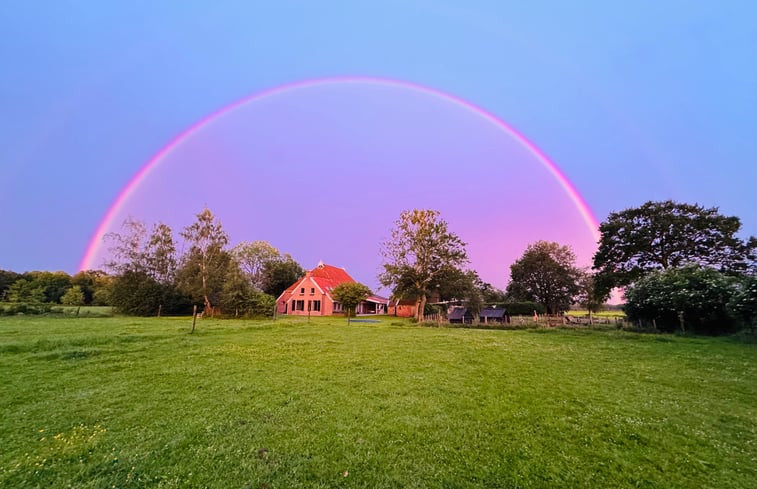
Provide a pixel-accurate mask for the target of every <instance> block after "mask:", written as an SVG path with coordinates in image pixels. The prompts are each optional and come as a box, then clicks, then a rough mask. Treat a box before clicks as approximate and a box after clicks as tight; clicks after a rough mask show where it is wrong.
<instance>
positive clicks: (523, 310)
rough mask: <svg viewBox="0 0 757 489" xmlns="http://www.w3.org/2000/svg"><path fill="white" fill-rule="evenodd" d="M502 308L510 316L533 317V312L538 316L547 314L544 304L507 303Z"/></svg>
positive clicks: (526, 302) (531, 302)
mask: <svg viewBox="0 0 757 489" xmlns="http://www.w3.org/2000/svg"><path fill="white" fill-rule="evenodd" d="M504 307H505V309H506V310H507V314H508V315H510V316H533V315H534V312H536V314H539V315H542V314H546V313H547V308H546V307H544V304H539V303H538V302H533V301H507V302H505V304H504Z"/></svg>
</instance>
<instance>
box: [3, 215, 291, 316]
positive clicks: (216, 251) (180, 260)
mask: <svg viewBox="0 0 757 489" xmlns="http://www.w3.org/2000/svg"><path fill="white" fill-rule="evenodd" d="M179 237H180V238H181V239H182V241H181V242H179V241H178V240H177V237H176V236H175V235H174V232H173V230H172V229H171V228H170V227H169V226H168V225H166V224H163V223H157V224H155V225H153V226H152V228H150V229H148V227H147V225H146V224H145V223H143V222H141V221H138V220H134V219H131V218H129V219H127V220H126V221H125V222H124V224H123V226H122V229H121V232H114V233H109V234H108V235H106V237H105V239H106V241H107V242H108V245H109V256H110V259H109V262H108V263H105V264H104V267H105V269H106V271H99V270H90V271H82V272H79V273H77V274H75V275H73V276H71V275H69V274H67V273H65V272H26V273H15V272H12V271H4V270H0V302H7V303H11V304H9V305H7V306H6V307H5V309H7V311H6V312H8V313H17V312H24V313H43V312H48V311H49V310H50V306H52V305H68V306H90V305H93V306H112V307H113V308H114V310H115V311H116V312H119V313H121V314H127V315H137V316H154V315H159V314H162V315H177V314H188V313H191V312H192V310H193V306H195V305H199V306H200V307H199V310H200V311H202V312H204V314H206V315H209V316H213V315H215V316H218V315H224V316H234V317H265V316H271V315H272V314H273V312H274V307H275V303H276V297H278V296H279V295H280V294H281V293H282V292H283V291H284V290H285V289H286V288H287V287H288V286H290V285H291V284H292V283H293V282H294V281H296V280H297V279H299V278H300V277H301V276H302V275H304V273H305V271H304V270H303V268H302V266H300V264H299V263H297V262H296V261H295V260H294V259H293V258H292V257H291V255H289V254H286V253H284V254H282V253H280V252H279V250H277V249H276V248H275V247H273V246H272V245H270V244H269V243H267V242H265V241H253V242H243V243H240V244H238V245H237V246H235V247H233V248H229V247H228V243H229V237H228V234H227V233H226V231H225V230H224V229H223V227H222V225H221V223H220V222H219V221H218V220H217V219H216V218H215V216H213V214H212V212H211V211H210V210H209V209H204V210H203V211H202V212H200V213H199V214H197V216H196V220H195V222H194V223H192V224H191V225H189V226H187V227H185V228H184V229H183V230H181V232H180V233H179ZM177 244H181V249H183V250H185V251H184V252H183V253H179V252H178V249H179V247H178V246H177Z"/></svg>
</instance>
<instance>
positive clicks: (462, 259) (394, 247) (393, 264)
mask: <svg viewBox="0 0 757 489" xmlns="http://www.w3.org/2000/svg"><path fill="white" fill-rule="evenodd" d="M381 255H382V258H383V261H384V262H383V264H382V266H383V269H384V270H383V272H382V273H381V274H379V281H380V282H381V284H382V285H384V286H386V287H391V288H392V292H393V295H394V296H395V297H396V298H405V299H416V304H417V308H416V310H417V313H416V319H418V320H420V315H421V314H423V310H424V306H425V304H426V300H427V297H428V294H429V293H430V291H431V290H432V288H431V287H433V286H434V285H435V282H437V284H438V282H439V279H440V276H441V275H442V274H444V273H445V272H448V271H449V270H450V269H459V268H460V267H461V266H462V265H463V264H465V263H466V262H467V261H468V258H467V254H466V251H465V243H464V242H463V241H462V240H461V239H460V238H459V237H458V236H457V235H456V234H454V233H452V232H450V231H449V230H448V227H447V222H446V221H445V220H443V219H442V218H441V217H440V213H439V211H435V210H419V209H413V210H408V211H403V212H402V213H401V214H400V218H399V219H398V220H397V221H395V223H394V228H393V229H392V231H391V238H390V239H389V240H387V241H385V242H384V243H382V244H381Z"/></svg>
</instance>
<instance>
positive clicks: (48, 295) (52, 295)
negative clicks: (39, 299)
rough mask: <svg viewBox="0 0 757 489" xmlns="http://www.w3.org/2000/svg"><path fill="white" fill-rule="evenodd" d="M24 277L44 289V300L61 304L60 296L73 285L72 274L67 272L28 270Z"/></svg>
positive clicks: (35, 286)
mask: <svg viewBox="0 0 757 489" xmlns="http://www.w3.org/2000/svg"><path fill="white" fill-rule="evenodd" d="M23 277H24V278H26V279H27V280H29V281H30V282H31V284H32V285H31V287H33V288H40V289H42V293H43V294H44V296H45V297H44V299H43V302H49V303H53V304H60V298H61V297H63V294H65V293H66V291H67V290H68V289H69V288H70V287H71V276H70V275H69V274H67V273H66V272H40V271H36V272H26V273H24V274H23Z"/></svg>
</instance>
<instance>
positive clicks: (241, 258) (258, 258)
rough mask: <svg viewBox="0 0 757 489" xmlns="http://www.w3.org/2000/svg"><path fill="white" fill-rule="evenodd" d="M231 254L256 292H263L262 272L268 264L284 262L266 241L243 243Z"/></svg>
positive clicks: (279, 254) (277, 251)
mask: <svg viewBox="0 0 757 489" xmlns="http://www.w3.org/2000/svg"><path fill="white" fill-rule="evenodd" d="M231 254H232V255H233V256H234V258H235V259H236V261H237V262H238V263H239V267H240V268H241V269H242V271H243V272H244V273H245V275H246V276H247V278H248V280H249V281H250V283H251V284H252V286H253V287H255V288H256V289H258V290H263V285H264V284H263V282H264V280H263V279H264V272H265V269H266V267H267V266H268V264H269V263H272V262H281V261H283V260H284V257H282V256H281V253H279V250H277V249H276V248H274V247H273V246H271V244H270V243H268V242H267V241H252V242H250V241H243V242H242V243H239V244H238V245H236V246H235V247H234V248H233V249H232V250H231Z"/></svg>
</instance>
